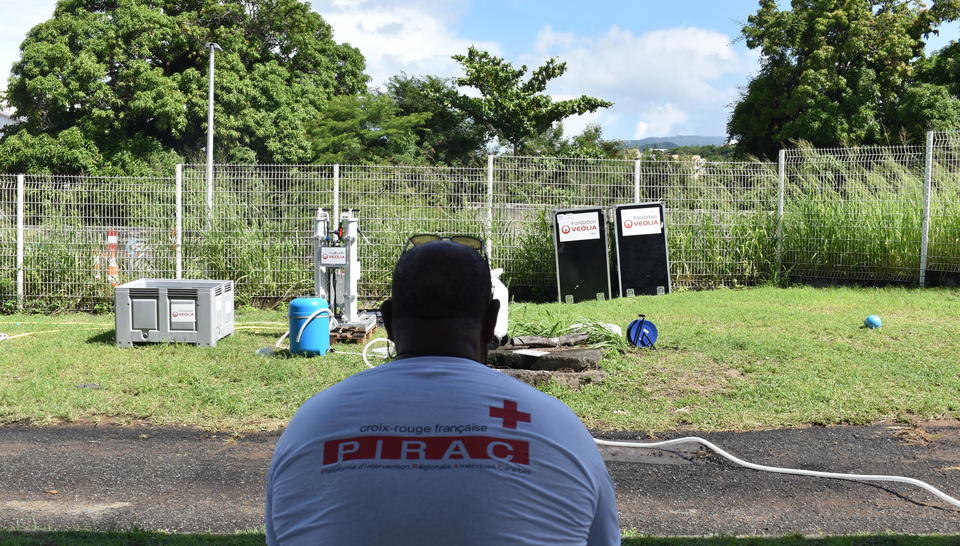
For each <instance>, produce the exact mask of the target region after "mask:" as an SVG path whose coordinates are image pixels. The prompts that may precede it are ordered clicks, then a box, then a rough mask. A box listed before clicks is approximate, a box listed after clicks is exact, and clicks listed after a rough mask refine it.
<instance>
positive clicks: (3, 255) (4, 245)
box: [0, 174, 21, 311]
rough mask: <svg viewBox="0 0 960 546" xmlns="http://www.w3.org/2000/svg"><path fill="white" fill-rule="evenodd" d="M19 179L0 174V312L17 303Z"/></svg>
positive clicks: (10, 175)
mask: <svg viewBox="0 0 960 546" xmlns="http://www.w3.org/2000/svg"><path fill="white" fill-rule="evenodd" d="M18 201H19V200H18V199H17V177H16V176H15V175H12V174H0V311H2V310H4V309H6V308H7V307H12V306H13V305H14V304H15V303H16V302H17V271H18V269H19V268H18V267H17V266H18V263H17V256H18V252H17V243H18V242H19V241H20V239H21V238H20V237H18V236H17V218H18V217H19V216H20V215H19V214H18V211H17V203H18Z"/></svg>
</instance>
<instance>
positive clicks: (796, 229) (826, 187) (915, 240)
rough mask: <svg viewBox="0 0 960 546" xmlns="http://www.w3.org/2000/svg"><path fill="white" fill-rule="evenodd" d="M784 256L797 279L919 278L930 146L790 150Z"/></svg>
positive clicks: (787, 153)
mask: <svg viewBox="0 0 960 546" xmlns="http://www.w3.org/2000/svg"><path fill="white" fill-rule="evenodd" d="M782 155H783V156H784V171H785V180H784V184H785V186H784V187H785V195H784V208H783V228H782V236H783V238H782V243H781V244H782V255H781V261H782V264H783V268H784V271H785V272H786V274H787V275H789V276H790V277H792V278H796V279H799V280H816V279H821V280H824V279H825V280H830V279H843V280H853V281H869V282H873V281H894V282H897V281H904V282H918V279H919V271H920V255H921V252H920V246H921V244H920V243H921V238H922V233H923V229H922V228H923V194H924V191H923V187H924V184H923V181H924V165H925V163H924V147H923V146H895V147H869V148H832V149H796V150H785V151H784V152H783V154H782Z"/></svg>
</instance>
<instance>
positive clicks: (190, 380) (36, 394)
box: [0, 287, 960, 432]
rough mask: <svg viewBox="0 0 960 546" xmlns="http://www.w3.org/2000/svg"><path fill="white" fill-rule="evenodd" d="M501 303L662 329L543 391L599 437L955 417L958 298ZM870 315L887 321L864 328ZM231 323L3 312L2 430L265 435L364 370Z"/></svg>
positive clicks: (279, 328) (821, 292)
mask: <svg viewBox="0 0 960 546" xmlns="http://www.w3.org/2000/svg"><path fill="white" fill-rule="evenodd" d="M510 310H511V329H512V331H513V333H531V332H542V333H550V332H555V331H558V330H559V329H561V328H563V327H565V326H567V325H570V324H572V323H576V322H583V321H585V320H599V321H604V322H610V323H614V324H618V325H620V326H622V327H625V326H626V325H627V323H629V321H630V320H632V319H633V318H635V317H636V315H637V313H641V312H642V313H645V314H646V315H647V318H648V319H650V320H652V321H653V322H655V323H656V325H657V326H658V327H659V329H660V339H659V341H658V343H657V350H656V351H653V350H636V349H633V350H630V351H627V352H626V353H619V352H617V351H608V354H607V356H606V357H605V358H604V360H603V362H602V365H603V367H604V368H605V369H606V371H607V372H608V373H609V377H608V378H607V380H606V381H605V382H603V383H601V384H599V385H592V386H587V387H585V388H583V389H582V390H580V391H571V390H569V389H567V388H564V387H561V386H558V385H551V386H548V387H547V388H546V390H547V391H548V392H549V393H550V394H553V395H555V396H557V397H559V398H560V399H562V400H563V401H564V402H566V403H567V404H569V405H570V406H571V407H572V408H574V410H575V411H576V412H577V413H578V414H579V415H580V416H581V417H582V418H583V419H584V421H585V422H586V423H587V424H588V426H590V427H593V428H598V429H606V430H615V429H629V430H641V431H651V432H654V431H661V430H667V429H672V428H676V427H689V428H693V429H701V430H718V429H727V430H749V429H756V428H766V427H791V426H799V425H804V424H810V423H813V424H840V423H850V424H865V423H871V422H875V421H878V420H881V419H899V420H907V421H910V420H923V419H928V418H934V417H942V416H949V417H960V359H957V357H956V355H958V354H960V320H958V319H957V317H960V291H957V290H947V289H931V290H916V289H902V288H885V289H872V288H869V289H861V288H831V289H815V288H809V287H802V288H788V289H782V288H774V287H764V288H756V289H747V290H715V291H708V292H682V293H675V294H670V295H666V296H660V297H638V298H632V299H618V300H613V301H608V302H586V303H581V304H577V305H563V304H546V305H533V304H515V305H512V306H511V309H510ZM874 313H875V314H878V315H880V316H881V317H882V318H883V321H884V326H883V328H881V329H879V330H868V329H865V328H862V327H861V326H862V321H863V318H864V317H865V316H866V315H869V314H874ZM238 322H239V324H240V325H241V328H240V329H238V330H237V333H236V334H235V335H234V336H232V337H229V338H226V339H223V340H221V341H220V343H219V344H218V346H217V347H216V348H199V347H194V346H192V345H174V344H163V345H149V346H143V347H137V348H133V349H118V348H116V347H115V346H114V334H113V316H112V315H101V316H94V315H77V314H73V315H61V316H54V317H47V316H42V315H6V316H0V332H3V333H6V334H8V335H10V336H17V335H18V334H29V335H26V336H21V337H14V338H11V339H7V340H6V341H2V342H0V424H4V423H6V424H8V423H13V422H18V421H23V420H30V421H31V422H34V423H39V424H49V423H54V422H58V421H62V420H66V421H75V420H92V421H94V422H96V421H98V420H101V419H109V420H110V421H111V422H116V421H120V422H123V421H127V420H130V421H133V420H146V421H149V422H150V423H153V424H172V423H182V424H188V425H195V426H199V427H203V428H207V429H212V430H222V431H243V430H256V429H271V428H276V427H280V426H282V425H283V424H284V423H285V422H286V421H287V420H288V419H289V418H290V416H291V415H292V414H293V412H294V411H295V410H296V408H297V407H298V406H299V405H300V404H301V403H303V401H304V400H306V399H307V398H308V397H310V396H311V395H312V394H314V393H315V392H317V391H319V390H321V389H323V388H324V387H327V386H329V385H331V384H333V383H335V382H337V381H339V380H341V379H343V378H344V377H347V376H349V375H351V374H353V373H356V372H358V371H360V370H362V369H364V365H363V363H362V362H361V360H360V357H359V356H356V355H352V354H336V353H334V354H330V355H327V356H325V357H322V358H312V359H308V358H275V357H261V356H257V355H256V354H255V351H256V349H258V348H263V347H269V346H272V345H273V343H274V341H275V340H276V338H277V337H278V336H279V335H280V334H281V333H283V331H284V330H285V329H286V327H285V314H284V313H283V312H282V311H263V310H256V309H242V310H240V311H239V312H238ZM270 322H272V323H273V324H267V323H270ZM337 348H338V349H343V350H348V351H358V350H359V347H357V346H354V345H343V346H338V347H337Z"/></svg>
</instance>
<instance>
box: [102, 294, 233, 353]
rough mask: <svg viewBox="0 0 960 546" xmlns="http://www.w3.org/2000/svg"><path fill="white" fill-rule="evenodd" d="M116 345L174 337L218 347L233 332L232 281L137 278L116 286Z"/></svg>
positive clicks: (169, 339) (186, 341)
mask: <svg viewBox="0 0 960 546" xmlns="http://www.w3.org/2000/svg"><path fill="white" fill-rule="evenodd" d="M114 306H115V309H116V313H115V316H116V327H117V347H132V346H133V344H134V343H158V342H162V341H176V342H181V343H195V344H197V345H201V346H209V347H213V346H216V344H217V340H218V339H220V338H222V337H226V336H228V335H230V334H232V333H233V281H223V280H186V279H138V280H135V281H131V282H128V283H126V284H121V285H120V286H117V287H116V288H115V289H114Z"/></svg>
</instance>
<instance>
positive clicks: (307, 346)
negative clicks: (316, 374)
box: [288, 298, 330, 356]
mask: <svg viewBox="0 0 960 546" xmlns="http://www.w3.org/2000/svg"><path fill="white" fill-rule="evenodd" d="M328 307H329V304H327V300H325V299H323V298H297V299H295V300H293V301H291V302H290V310H289V313H288V316H289V317H290V352H291V353H293V354H296V355H306V356H323V355H325V354H327V350H328V349H330V310H329V309H328Z"/></svg>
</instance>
